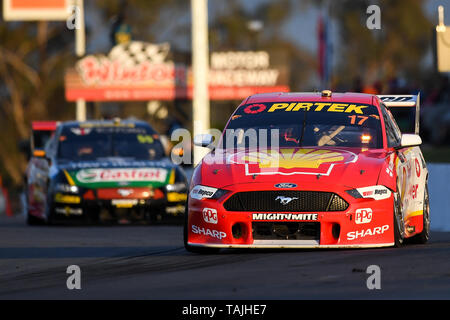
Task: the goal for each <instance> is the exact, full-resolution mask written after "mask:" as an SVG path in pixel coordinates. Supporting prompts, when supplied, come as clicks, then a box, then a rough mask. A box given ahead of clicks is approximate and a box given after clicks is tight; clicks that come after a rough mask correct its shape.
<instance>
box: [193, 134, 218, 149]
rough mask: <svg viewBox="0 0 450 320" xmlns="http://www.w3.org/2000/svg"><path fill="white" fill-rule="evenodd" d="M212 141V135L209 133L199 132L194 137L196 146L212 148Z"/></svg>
mask: <svg viewBox="0 0 450 320" xmlns="http://www.w3.org/2000/svg"><path fill="white" fill-rule="evenodd" d="M213 142H214V136H213V135H211V134H199V135H196V136H195V137H194V145H195V146H197V147H204V148H210V149H212V148H214V146H213V145H212V143H213Z"/></svg>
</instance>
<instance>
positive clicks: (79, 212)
mask: <svg viewBox="0 0 450 320" xmlns="http://www.w3.org/2000/svg"><path fill="white" fill-rule="evenodd" d="M55 212H56V213H58V214H64V215H66V216H68V215H77V216H80V215H82V214H83V209H81V208H71V207H64V208H60V207H56V208H55Z"/></svg>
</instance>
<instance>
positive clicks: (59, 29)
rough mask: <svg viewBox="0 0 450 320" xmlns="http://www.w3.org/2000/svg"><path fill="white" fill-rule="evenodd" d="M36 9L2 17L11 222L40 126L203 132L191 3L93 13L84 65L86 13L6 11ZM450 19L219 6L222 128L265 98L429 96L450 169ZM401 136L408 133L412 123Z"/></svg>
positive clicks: (355, 7)
mask: <svg viewBox="0 0 450 320" xmlns="http://www.w3.org/2000/svg"><path fill="white" fill-rule="evenodd" d="M44 2H47V3H49V4H52V3H53V4H58V1H57V0H52V1H49V0H46V1H42V3H44ZM59 2H61V3H63V4H64V5H65V6H67V4H68V3H69V2H68V1H64V0H61V1H59ZM14 3H15V4H14ZM29 3H34V5H35V6H36V8H37V9H39V4H40V2H39V1H25V0H21V1H20V0H18V1H14V0H9V1H6V0H3V6H2V8H1V9H0V10H2V13H1V14H0V19H1V20H0V128H1V134H0V183H1V186H2V187H3V190H4V196H3V198H9V199H10V201H9V203H6V202H5V201H4V200H2V199H1V198H2V197H1V196H0V211H8V212H16V210H17V209H16V208H18V206H19V204H18V203H19V200H18V198H19V197H18V195H19V194H20V192H21V188H22V184H23V176H24V172H25V169H26V165H27V160H28V157H29V152H28V150H29V138H30V134H31V122H32V121H65V120H71V119H75V118H77V117H79V115H78V114H77V111H76V101H77V100H82V101H84V103H85V106H86V108H85V110H86V112H85V114H84V115H83V116H84V117H85V118H86V119H104V118H113V117H121V118H136V119H143V120H146V121H148V122H149V123H150V124H151V125H152V126H153V127H154V128H155V129H156V130H158V131H159V132H160V133H161V134H164V135H166V136H168V137H170V134H171V132H172V131H173V130H174V129H176V128H187V129H189V130H192V121H193V117H192V114H193V113H192V72H191V61H192V50H191V48H192V45H191V43H192V32H191V30H192V29H191V23H192V16H194V17H195V13H192V10H191V3H190V1H187V0H183V1H180V0H129V1H124V0H90V1H84V10H83V12H84V24H85V26H84V27H85V50H84V52H82V53H81V54H80V53H79V54H78V55H77V54H76V48H75V37H76V32H75V30H74V27H75V29H76V24H75V22H76V21H75V20H74V19H72V18H73V17H74V15H76V14H77V12H76V9H74V10H73V11H72V12H71V13H69V17H68V18H67V19H65V20H64V19H60V20H59V21H54V20H51V19H48V20H41V19H34V20H33V19H32V21H27V19H20V18H18V19H7V21H6V20H5V15H4V13H5V12H3V11H5V8H6V10H10V11H11V9H14V8H13V6H14V5H16V6H17V7H18V8H19V9H20V7H21V6H25V5H27V4H28V5H29ZM372 4H376V5H377V6H379V8H380V9H381V11H380V12H381V24H380V28H379V29H369V28H368V27H367V19H368V17H369V16H370V14H368V13H367V12H366V10H367V8H368V6H369V5H372ZM6 5H9V6H10V7H8V8H7V6H6ZM69 5H70V3H69ZM439 5H442V6H443V8H444V9H445V10H446V15H447V17H446V19H447V21H449V19H450V17H449V15H450V1H449V0H440V1H438V0H378V1H365V0H339V1H331V0H329V1H325V0H323V1H319V0H270V1H269V0H227V1H222V0H208V44H209V55H210V61H209V64H210V84H209V85H210V92H209V94H210V125H211V127H212V128H217V129H223V127H224V125H225V124H226V122H225V121H226V120H227V119H228V117H229V115H230V114H231V113H232V112H233V111H234V109H235V108H236V107H237V105H238V104H239V103H240V102H241V101H242V100H243V98H244V97H246V96H248V95H249V94H252V93H256V92H267V91H314V90H322V89H328V88H329V89H332V90H333V91H341V92H345V91H355V92H366V93H378V94H416V93H418V92H420V94H421V136H422V139H423V141H424V146H423V148H422V150H423V152H424V155H425V159H426V160H427V161H428V162H449V161H450V139H449V138H450V87H449V73H448V72H445V71H442V72H440V71H439V70H438V61H437V48H436V47H437V45H436V43H437V35H436V26H437V25H438V24H439V17H438V6H439ZM8 14H11V13H10V12H9V13H8ZM194 19H195V18H194ZM447 24H448V23H447ZM444 44H445V43H444ZM445 45H448V46H449V47H450V43H447V44H445ZM113 49H114V50H113ZM113 58H114V59H116V60H117V61H120V62H121V65H120V66H117V65H114V63H113V62H112V61H113V60H114V59H113ZM446 59H448V60H450V57H446ZM398 122H400V125H402V123H404V125H405V126H407V123H408V119H407V118H406V119H398Z"/></svg>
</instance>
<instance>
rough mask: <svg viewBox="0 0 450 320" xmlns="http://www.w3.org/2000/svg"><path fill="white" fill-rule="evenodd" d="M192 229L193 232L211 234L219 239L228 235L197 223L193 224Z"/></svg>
mask: <svg viewBox="0 0 450 320" xmlns="http://www.w3.org/2000/svg"><path fill="white" fill-rule="evenodd" d="M191 230H192V233H195V234H201V235H204V236H209V237H212V238H216V239H219V240H221V239H225V238H226V237H227V234H226V233H225V232H223V231H217V230H211V229H208V228H202V227H198V226H196V225H192V229H191Z"/></svg>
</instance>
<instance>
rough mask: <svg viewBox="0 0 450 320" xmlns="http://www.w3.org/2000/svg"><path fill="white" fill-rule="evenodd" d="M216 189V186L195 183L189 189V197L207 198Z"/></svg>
mask: <svg viewBox="0 0 450 320" xmlns="http://www.w3.org/2000/svg"><path fill="white" fill-rule="evenodd" d="M216 191H217V188H212V187H206V186H201V185H197V186H195V187H194V188H193V189H192V190H191V193H190V196H191V198H193V199H197V200H202V199H209V198H211V197H212V196H213V195H214V193H216Z"/></svg>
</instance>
